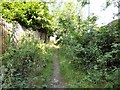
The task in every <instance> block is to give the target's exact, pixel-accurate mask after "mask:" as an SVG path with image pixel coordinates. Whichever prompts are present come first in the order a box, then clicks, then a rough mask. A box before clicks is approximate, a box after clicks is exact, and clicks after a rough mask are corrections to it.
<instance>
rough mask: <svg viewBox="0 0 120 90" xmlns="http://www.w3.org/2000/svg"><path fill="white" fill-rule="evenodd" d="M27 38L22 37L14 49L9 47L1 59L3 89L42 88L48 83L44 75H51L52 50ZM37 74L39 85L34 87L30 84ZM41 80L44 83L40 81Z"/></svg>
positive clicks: (32, 38)
mask: <svg viewBox="0 0 120 90" xmlns="http://www.w3.org/2000/svg"><path fill="white" fill-rule="evenodd" d="M28 36H29V35H26V37H25V36H24V37H23V38H22V39H21V41H20V42H19V43H18V44H17V46H16V47H12V46H11V47H9V48H8V50H7V52H6V53H5V54H4V55H3V57H2V65H3V66H4V72H3V76H4V77H3V81H2V82H3V84H2V87H3V88H21V87H23V88H26V87H42V85H43V84H45V81H46V83H47V81H48V78H47V77H44V75H45V74H49V75H51V68H50V67H51V63H52V62H51V60H52V58H51V56H52V49H50V48H49V47H48V46H45V45H44V44H42V43H40V42H39V40H38V39H36V38H34V37H28ZM48 63H49V64H48ZM43 70H44V71H45V70H49V72H43ZM38 74H39V78H38V80H39V82H40V83H39V86H36V84H35V83H30V82H32V81H34V78H35V77H37V76H36V75H38ZM40 77H42V78H40ZM43 79H44V80H45V81H42V80H43Z"/></svg>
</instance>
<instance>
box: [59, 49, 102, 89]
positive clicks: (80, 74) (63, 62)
mask: <svg viewBox="0 0 120 90" xmlns="http://www.w3.org/2000/svg"><path fill="white" fill-rule="evenodd" d="M65 53H66V52H65V50H63V48H59V62H60V73H61V77H62V81H64V83H65V86H66V87H67V88H100V87H104V83H101V82H100V83H98V84H93V83H92V82H90V81H88V80H87V79H86V76H88V75H87V74H86V73H85V72H84V71H82V70H79V71H78V70H75V68H74V67H73V66H72V64H71V63H70V61H71V60H70V57H67V56H66V54H65Z"/></svg>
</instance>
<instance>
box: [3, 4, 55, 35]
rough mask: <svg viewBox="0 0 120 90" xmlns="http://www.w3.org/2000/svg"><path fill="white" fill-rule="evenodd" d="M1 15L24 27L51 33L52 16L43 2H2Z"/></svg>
mask: <svg viewBox="0 0 120 90" xmlns="http://www.w3.org/2000/svg"><path fill="white" fill-rule="evenodd" d="M1 6H2V12H1V13H2V17H3V18H5V19H6V20H7V21H8V22H13V21H17V22H18V23H20V24H21V25H23V26H25V27H26V28H29V27H32V28H33V29H34V30H38V31H40V30H44V31H46V32H49V34H51V33H52V27H51V25H52V22H53V18H52V16H51V15H50V14H49V9H48V6H47V5H46V3H45V2H34V3H33V2H2V4H1Z"/></svg>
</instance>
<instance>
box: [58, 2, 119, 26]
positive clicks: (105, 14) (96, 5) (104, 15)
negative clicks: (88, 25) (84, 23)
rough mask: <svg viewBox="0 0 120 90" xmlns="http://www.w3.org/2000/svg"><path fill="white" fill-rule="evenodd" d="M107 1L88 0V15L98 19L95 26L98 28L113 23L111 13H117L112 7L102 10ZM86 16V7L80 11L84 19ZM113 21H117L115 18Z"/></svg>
mask: <svg viewBox="0 0 120 90" xmlns="http://www.w3.org/2000/svg"><path fill="white" fill-rule="evenodd" d="M61 1H62V2H74V3H76V1H77V0H56V2H58V3H59V2H61ZM106 1H107V0H90V13H91V14H92V13H94V15H95V16H97V17H98V20H97V22H96V24H97V25H98V26H102V25H106V24H108V23H110V22H111V21H113V17H114V15H113V13H118V8H117V7H114V5H111V6H109V7H108V8H107V9H106V10H103V8H104V7H105V4H106ZM87 16H88V5H86V6H85V7H84V8H83V10H82V17H83V18H84V19H85V18H86V17H87ZM114 19H117V17H115V18H114Z"/></svg>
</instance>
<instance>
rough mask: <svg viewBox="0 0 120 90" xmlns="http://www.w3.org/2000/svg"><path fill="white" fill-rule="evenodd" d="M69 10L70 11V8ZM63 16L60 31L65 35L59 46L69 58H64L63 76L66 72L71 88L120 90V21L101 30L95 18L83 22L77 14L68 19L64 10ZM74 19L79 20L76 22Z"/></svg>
mask: <svg viewBox="0 0 120 90" xmlns="http://www.w3.org/2000/svg"><path fill="white" fill-rule="evenodd" d="M70 6H72V4H70ZM73 7H74V6H73ZM66 8H68V7H67V5H66ZM66 10H67V9H66ZM72 10H73V8H72ZM67 11H69V9H68V10H67ZM61 12H62V14H60V17H58V19H57V21H58V22H59V24H60V25H58V28H59V30H61V31H62V32H63V33H61V35H60V38H59V39H58V43H60V45H61V47H63V48H64V49H63V48H62V49H63V50H62V51H63V52H64V54H63V55H65V54H66V57H65V58H62V57H60V60H61V63H62V62H63V63H62V65H61V70H62V71H61V72H63V77H64V79H65V80H66V79H67V80H66V83H67V84H68V87H69V85H70V87H74V86H75V87H86V88H90V87H104V88H105V87H107V88H119V86H120V82H119V77H120V65H119V63H120V57H119V56H120V55H119V54H120V40H119V39H120V36H119V34H120V32H119V26H118V22H119V20H116V21H114V22H111V23H110V24H108V25H106V26H103V27H100V28H99V27H96V25H95V21H96V19H97V18H96V17H95V16H93V17H91V18H89V17H88V19H87V20H82V19H81V18H80V16H77V15H76V16H75V14H74V13H72V14H69V15H68V14H67V13H65V12H66V11H64V10H61ZM61 15H62V18H61ZM73 16H75V17H76V18H77V19H75V18H74V19H72V18H73ZM88 23H90V31H88V26H87V25H88ZM66 27H67V28H66ZM60 54H61V53H60ZM60 56H61V55H60ZM69 64H70V65H69ZM68 68H70V69H68ZM69 72H71V73H74V75H78V74H79V73H82V74H83V75H82V74H80V76H75V77H76V78H75V77H74V76H73V74H72V75H70V73H69ZM76 73H78V74H76ZM66 74H67V75H66ZM67 76H69V77H67ZM82 76H83V77H82ZM81 77H82V78H81Z"/></svg>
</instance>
